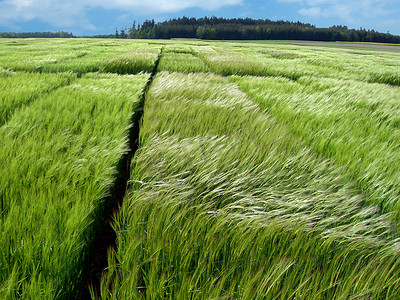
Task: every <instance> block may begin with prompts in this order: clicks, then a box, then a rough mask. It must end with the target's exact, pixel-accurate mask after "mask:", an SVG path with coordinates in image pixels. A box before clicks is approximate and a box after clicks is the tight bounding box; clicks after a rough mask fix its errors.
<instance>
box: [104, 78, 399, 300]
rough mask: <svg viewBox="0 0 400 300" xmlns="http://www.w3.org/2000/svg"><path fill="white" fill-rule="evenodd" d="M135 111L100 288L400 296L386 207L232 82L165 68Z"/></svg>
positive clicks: (132, 295) (203, 295)
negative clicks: (135, 131)
mask: <svg viewBox="0 0 400 300" xmlns="http://www.w3.org/2000/svg"><path fill="white" fill-rule="evenodd" d="M144 111H145V112H144V119H143V124H142V127H141V131H140V135H141V146H142V147H141V148H140V149H139V151H138V153H137V155H136V157H135V159H134V161H133V163H132V173H131V181H130V187H131V192H130V193H129V194H128V195H127V197H126V198H125V201H124V203H123V206H122V208H121V212H120V213H119V214H118V215H117V216H116V218H115V224H114V227H115V230H116V232H117V234H118V252H117V253H116V254H115V253H110V257H109V269H110V272H109V273H108V275H106V276H105V277H104V278H103V284H102V293H101V297H102V298H103V299H117V298H124V299H140V298H146V299H215V298H223V297H232V298H235V299H272V298H274V299H292V298H305V299H348V298H352V297H354V298H357V297H367V298H372V299H379V298H385V297H386V298H396V297H397V296H398V295H399V293H400V290H399V288H398V284H397V283H398V271H399V254H400V253H399V250H398V247H397V240H398V237H399V235H398V231H397V230H396V229H395V227H394V226H393V224H392V223H391V221H390V218H389V217H390V216H389V215H387V214H382V213H381V212H380V210H379V208H378V207H377V206H376V205H373V204H370V205H368V204H366V203H365V198H364V196H363V194H362V193H361V192H360V191H359V190H358V189H357V187H356V185H354V183H353V182H352V181H351V180H349V179H348V177H347V176H346V175H345V174H344V173H343V169H342V168H340V167H338V166H335V165H334V164H332V162H330V161H328V160H326V159H322V158H318V157H316V156H315V155H314V153H313V151H312V150H311V149H309V148H308V147H306V146H305V145H304V143H303V142H302V141H301V140H300V139H299V138H297V137H296V136H294V135H293V134H291V133H290V131H289V130H288V129H287V128H286V126H284V125H281V124H279V123H278V122H276V121H275V120H274V119H273V118H271V117H269V116H268V115H267V114H266V113H265V112H262V111H260V110H259V109H258V108H257V106H255V105H254V104H253V103H252V101H251V100H250V99H249V98H248V97H247V96H246V94H244V93H243V92H241V91H240V90H239V89H238V87H237V86H236V85H234V84H232V83H229V81H228V79H226V78H222V77H219V76H215V75H211V74H189V75H183V74H178V73H173V74H170V73H166V72H162V73H160V74H159V75H158V76H157V77H156V78H155V80H154V82H153V85H152V87H151V88H150V91H149V94H148V98H147V100H146V103H145V108H144ZM118 262H119V263H118ZM110 285H111V287H112V288H111V289H109V287H110ZM144 295H145V296H144Z"/></svg>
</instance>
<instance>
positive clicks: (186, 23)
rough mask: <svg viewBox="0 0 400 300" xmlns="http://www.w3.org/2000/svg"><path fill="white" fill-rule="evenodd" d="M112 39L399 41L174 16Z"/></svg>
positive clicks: (399, 39) (339, 29)
mask: <svg viewBox="0 0 400 300" xmlns="http://www.w3.org/2000/svg"><path fill="white" fill-rule="evenodd" d="M114 37H115V38H137V39H170V38H198V39H207V40H270V39H271V40H310V41H348V42H379V43H400V36H396V35H392V34H389V33H380V32H377V31H375V30H366V29H363V28H360V29H348V28H347V26H332V27H329V28H317V27H316V26H314V25H311V24H307V23H301V22H289V21H271V20H268V19H266V20H262V19H259V20H254V19H250V18H246V19H240V18H239V19H224V18H217V17H211V18H208V17H204V18H200V19H196V18H187V17H183V18H178V19H171V20H169V21H165V22H160V23H156V22H154V20H146V21H144V22H143V24H141V25H140V24H139V25H138V26H136V23H135V22H134V23H133V25H132V27H131V28H129V29H127V28H124V29H121V30H120V31H118V29H117V30H116V33H115V35H114Z"/></svg>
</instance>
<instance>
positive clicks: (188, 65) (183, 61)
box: [158, 52, 210, 73]
mask: <svg viewBox="0 0 400 300" xmlns="http://www.w3.org/2000/svg"><path fill="white" fill-rule="evenodd" d="M158 70H160V71H170V72H182V73H194V72H209V71H210V69H209V68H208V67H207V65H206V64H205V63H204V62H203V61H201V60H200V59H199V58H197V57H196V56H194V55H193V54H192V53H176V52H167V53H165V54H164V55H163V56H162V57H161V60H160V64H159V66H158Z"/></svg>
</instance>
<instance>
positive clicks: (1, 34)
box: [0, 31, 74, 38]
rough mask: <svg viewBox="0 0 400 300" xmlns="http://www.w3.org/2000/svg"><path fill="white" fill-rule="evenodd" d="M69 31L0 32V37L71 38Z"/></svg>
mask: <svg viewBox="0 0 400 300" xmlns="http://www.w3.org/2000/svg"><path fill="white" fill-rule="evenodd" d="M73 37H74V35H73V34H72V33H69V32H64V31H58V32H0V38H73Z"/></svg>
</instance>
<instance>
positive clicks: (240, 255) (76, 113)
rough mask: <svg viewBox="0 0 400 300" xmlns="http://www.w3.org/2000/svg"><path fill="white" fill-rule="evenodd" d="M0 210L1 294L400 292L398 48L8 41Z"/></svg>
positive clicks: (1, 81)
mask: <svg viewBox="0 0 400 300" xmlns="http://www.w3.org/2000/svg"><path fill="white" fill-rule="evenodd" d="M399 49H400V47H399ZM135 135H137V138H136V141H134V140H132V139H135V138H134V136H135ZM134 143H137V145H138V149H137V150H136V149H133V148H132V144H134ZM130 152H132V153H131V154H132V156H133V157H132V159H131V160H129V161H128V164H129V165H126V166H125V167H126V169H127V170H128V169H129V170H128V171H129V174H128V175H129V180H128V182H127V184H126V187H124V191H125V194H124V196H123V200H122V201H120V204H119V205H117V206H119V209H118V210H115V209H114V210H113V211H110V209H109V207H110V206H113V204H112V203H115V201H118V200H117V199H116V197H117V196H116V194H117V193H116V191H115V190H116V182H117V181H118V178H119V177H121V176H122V175H121V172H122V171H121V169H122V168H123V166H122V165H123V161H124V160H123V157H126V156H127V155H128V154H129V153H130ZM125 163H126V162H125ZM0 213H1V215H0V299H85V298H87V296H88V295H89V298H92V299H182V300H185V299H282V300H286V299H346V300H347V299H400V50H396V49H384V48H379V47H377V45H372V44H371V47H370V48H369V47H365V45H363V47H357V45H348V46H343V47H335V46H334V44H326V45H324V44H321V43H314V44H311V43H301V42H291V41H287V42H282V41H280V42H274V41H265V42H257V43H255V42H254V43H252V42H224V41H220V42H218V41H213V42H209V41H198V40H162V41H161V40H137V41H136V40H113V39H47V40H46V39H0ZM108 215H111V216H109V218H110V219H111V224H112V228H113V229H114V230H115V232H116V236H117V241H116V247H113V248H109V250H108V254H107V255H108V258H107V261H108V262H107V266H105V267H104V271H103V273H102V275H101V278H100V280H99V284H98V286H97V287H95V286H94V285H92V284H89V283H87V279H86V277H87V276H88V275H87V273H88V272H90V271H88V270H87V269H88V268H87V265H88V262H89V261H90V260H91V257H92V254H93V251H94V250H93V248H94V241H95V239H96V236H99V235H101V232H102V230H103V229H102V228H103V227H104V226H103V223H104V222H105V219H106V218H107V216H108ZM85 290H87V291H86V292H85ZM85 295H86V296H85Z"/></svg>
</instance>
